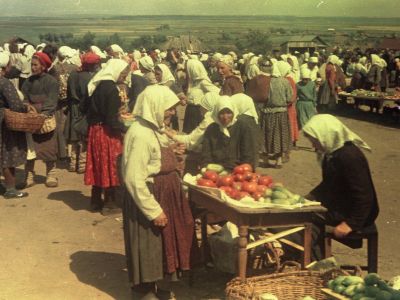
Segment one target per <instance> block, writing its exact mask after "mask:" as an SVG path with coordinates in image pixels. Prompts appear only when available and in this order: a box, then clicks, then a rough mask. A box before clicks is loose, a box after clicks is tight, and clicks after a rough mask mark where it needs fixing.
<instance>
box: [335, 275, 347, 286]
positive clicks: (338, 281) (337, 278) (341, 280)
mask: <svg viewBox="0 0 400 300" xmlns="http://www.w3.org/2000/svg"><path fill="white" fill-rule="evenodd" d="M345 279H346V276H338V277H336V278H335V280H333V282H334V284H335V285H339V284H341V283H342V282H343V280H345Z"/></svg>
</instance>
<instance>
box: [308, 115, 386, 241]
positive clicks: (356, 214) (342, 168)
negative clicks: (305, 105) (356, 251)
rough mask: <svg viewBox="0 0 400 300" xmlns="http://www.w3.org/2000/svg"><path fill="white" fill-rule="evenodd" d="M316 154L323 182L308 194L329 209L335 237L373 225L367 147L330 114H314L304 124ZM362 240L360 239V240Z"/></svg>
mask: <svg viewBox="0 0 400 300" xmlns="http://www.w3.org/2000/svg"><path fill="white" fill-rule="evenodd" d="M303 131H304V134H305V136H306V137H307V138H308V139H309V140H310V141H311V143H312V144H313V146H314V147H315V149H316V150H317V153H318V158H319V161H320V162H321V166H322V182H321V183H320V184H319V185H318V186H317V187H316V188H315V189H314V190H313V191H311V193H310V197H309V198H312V199H316V200H318V201H321V202H322V204H323V205H324V206H325V207H326V208H327V209H328V213H327V215H326V219H325V220H324V222H325V224H326V225H329V226H333V227H334V230H333V233H334V235H335V236H336V238H339V239H340V238H343V237H345V236H346V235H348V234H349V233H351V232H353V231H359V230H363V229H365V228H367V227H369V226H373V225H374V221H375V219H376V218H377V216H378V213H379V207H378V201H377V196H376V192H375V188H374V184H373V181H372V177H371V172H370V169H369V166H368V161H367V159H366V157H365V155H364V153H363V152H362V151H361V149H365V150H368V151H370V150H371V149H370V147H369V146H368V145H367V144H366V143H365V142H364V141H363V140H362V139H361V138H360V137H359V136H358V135H357V134H355V133H354V132H352V131H351V130H350V129H348V128H347V127H346V126H345V125H344V124H343V123H342V122H340V121H339V120H338V119H337V118H335V117H334V116H332V115H326V114H321V115H316V116H314V117H312V118H311V120H310V121H309V122H308V123H307V124H306V125H305V126H304V127H303ZM360 242H361V241H360Z"/></svg>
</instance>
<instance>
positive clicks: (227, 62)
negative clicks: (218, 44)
mask: <svg viewBox="0 0 400 300" xmlns="http://www.w3.org/2000/svg"><path fill="white" fill-rule="evenodd" d="M234 65H235V62H234V60H233V57H232V56H230V55H224V56H222V57H221V58H220V60H219V61H218V63H217V69H218V73H219V75H221V77H222V87H221V91H220V94H221V95H225V96H232V95H235V94H238V93H243V92H244V87H243V82H242V79H241V78H240V77H239V76H237V75H236V74H235V73H234V72H235V70H234Z"/></svg>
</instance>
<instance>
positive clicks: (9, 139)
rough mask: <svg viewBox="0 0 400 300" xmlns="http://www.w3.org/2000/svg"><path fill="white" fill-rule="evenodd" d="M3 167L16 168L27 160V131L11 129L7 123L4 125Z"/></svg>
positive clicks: (2, 139)
mask: <svg viewBox="0 0 400 300" xmlns="http://www.w3.org/2000/svg"><path fill="white" fill-rule="evenodd" d="M2 127H3V128H2V138H1V141H2V149H1V166H2V168H15V167H18V166H20V165H23V164H25V162H26V149H27V145H26V133H25V132H18V131H11V130H9V129H8V128H7V127H6V126H5V125H3V126H2Z"/></svg>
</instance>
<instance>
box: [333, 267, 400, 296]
mask: <svg viewBox="0 0 400 300" xmlns="http://www.w3.org/2000/svg"><path fill="white" fill-rule="evenodd" d="M328 287H329V289H331V290H332V291H333V292H335V293H337V294H341V295H343V296H345V297H348V298H349V299H351V300H374V299H375V300H400V291H398V290H395V289H393V288H392V287H390V286H389V285H388V284H387V283H386V282H385V281H384V280H382V279H381V278H380V277H379V275H378V274H375V273H370V274H368V275H367V276H365V278H364V279H363V278H361V277H358V276H338V277H337V278H335V279H333V280H330V281H329V283H328Z"/></svg>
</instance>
